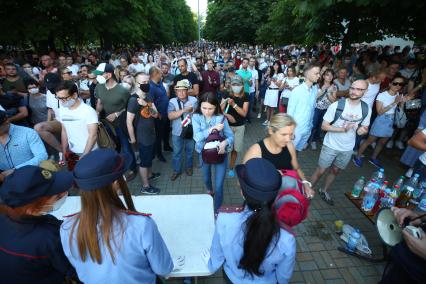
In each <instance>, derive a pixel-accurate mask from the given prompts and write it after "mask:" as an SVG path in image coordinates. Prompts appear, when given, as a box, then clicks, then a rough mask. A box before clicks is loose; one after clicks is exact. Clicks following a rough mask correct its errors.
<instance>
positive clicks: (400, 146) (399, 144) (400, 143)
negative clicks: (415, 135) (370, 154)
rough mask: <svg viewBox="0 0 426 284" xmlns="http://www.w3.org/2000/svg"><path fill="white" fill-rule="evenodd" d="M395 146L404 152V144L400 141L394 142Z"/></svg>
mask: <svg viewBox="0 0 426 284" xmlns="http://www.w3.org/2000/svg"><path fill="white" fill-rule="evenodd" d="M395 146H396V148H398V149H399V150H404V149H405V146H404V143H402V141H399V140H398V141H396V142H395Z"/></svg>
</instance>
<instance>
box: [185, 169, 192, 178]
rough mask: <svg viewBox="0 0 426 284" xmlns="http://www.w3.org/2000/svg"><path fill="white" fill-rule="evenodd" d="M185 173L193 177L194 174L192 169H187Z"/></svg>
mask: <svg viewBox="0 0 426 284" xmlns="http://www.w3.org/2000/svg"><path fill="white" fill-rule="evenodd" d="M185 173H186V175H187V176H192V174H193V170H192V168H189V169H186V171H185Z"/></svg>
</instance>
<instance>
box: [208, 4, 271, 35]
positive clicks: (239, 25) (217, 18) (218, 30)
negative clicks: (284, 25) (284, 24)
mask: <svg viewBox="0 0 426 284" xmlns="http://www.w3.org/2000/svg"><path fill="white" fill-rule="evenodd" d="M272 3H273V0H256V1H235V0H215V1H209V3H208V8H207V22H206V26H205V29H204V32H205V36H206V37H207V38H208V39H210V40H214V41H222V42H232V43H237V42H239V43H255V41H256V30H257V29H258V28H259V25H261V24H262V23H263V22H265V21H266V20H267V19H268V15H269V13H270V12H271V10H270V6H271V4H272Z"/></svg>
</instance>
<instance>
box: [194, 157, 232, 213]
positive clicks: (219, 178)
mask: <svg viewBox="0 0 426 284" xmlns="http://www.w3.org/2000/svg"><path fill="white" fill-rule="evenodd" d="M199 156H200V164H201V165H202V166H201V171H202V172H203V179H204V184H205V186H206V188H207V190H209V191H213V184H212V168H214V169H215V176H214V182H215V186H216V187H215V190H214V211H215V212H217V211H218V210H219V208H220V206H222V202H223V183H224V181H225V175H226V169H227V165H228V155H227V156H226V157H225V160H224V161H223V163H221V164H207V163H204V161H203V159H202V157H201V154H200V155H199Z"/></svg>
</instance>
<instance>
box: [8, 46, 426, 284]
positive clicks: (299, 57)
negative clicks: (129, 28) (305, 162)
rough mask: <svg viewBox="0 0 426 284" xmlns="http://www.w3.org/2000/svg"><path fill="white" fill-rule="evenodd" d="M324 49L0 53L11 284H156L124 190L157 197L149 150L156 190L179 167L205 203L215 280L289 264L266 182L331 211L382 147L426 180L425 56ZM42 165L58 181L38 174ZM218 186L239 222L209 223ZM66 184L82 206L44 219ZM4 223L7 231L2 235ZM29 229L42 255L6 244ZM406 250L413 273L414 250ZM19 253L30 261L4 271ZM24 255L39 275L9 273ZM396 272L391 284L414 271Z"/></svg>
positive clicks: (149, 242) (260, 275)
mask: <svg viewBox="0 0 426 284" xmlns="http://www.w3.org/2000/svg"><path fill="white" fill-rule="evenodd" d="M335 51H336V49H334V48H330V47H328V46H325V45H318V46H314V47H312V48H311V49H307V48H304V47H301V46H295V45H290V46H286V47H283V48H273V47H266V48H264V47H260V46H247V45H242V46H229V45H220V44H217V43H203V45H202V47H200V46H197V45H196V44H190V45H186V46H166V47H163V46H161V47H160V46H159V47H157V48H153V49H149V50H148V49H145V48H144V47H140V48H121V49H117V50H114V51H106V50H98V49H93V50H87V49H83V50H69V51H64V52H54V51H52V52H49V53H46V54H38V53H37V52H33V51H29V52H24V51H20V52H18V51H10V52H4V53H0V144H1V147H0V183H3V185H2V187H1V188H0V198H1V200H2V203H3V204H0V224H1V226H4V228H7V229H5V231H8V233H7V234H4V235H2V237H0V250H1V253H2V256H0V259H3V260H4V261H3V260H2V261H1V262H2V263H7V266H6V267H3V268H2V269H0V271H2V274H3V275H6V276H5V277H6V279H7V280H8V281H9V282H16V283H27V282H28V279H31V281H32V282H34V283H47V282H49V283H62V282H61V281H63V279H64V277H71V278H74V279H77V278H78V279H80V280H81V281H82V282H84V283H100V282H102V281H104V280H105V279H109V281H112V282H111V283H115V282H118V281H124V282H125V283H140V281H142V280H141V279H143V281H142V282H143V283H155V281H156V279H157V278H156V275H159V276H167V275H168V274H169V273H170V272H171V271H172V269H173V260H172V259H171V257H170V254H169V252H168V250H167V247H166V245H165V244H164V242H163V240H162V238H161V235H160V234H159V232H158V229H157V227H156V225H155V222H153V220H152V219H150V218H149V217H148V216H145V215H143V214H140V213H137V212H136V210H135V208H134V205H133V202H132V199H131V196H130V192H129V190H128V188H127V182H129V181H131V180H133V179H135V178H137V177H138V176H139V177H138V178H140V179H141V184H142V187H141V189H140V193H142V194H159V193H160V192H161V189H160V188H157V187H156V186H155V180H157V179H158V178H159V177H160V176H161V175H162V174H163V173H161V172H159V171H155V170H154V169H153V160H154V159H158V160H159V161H160V162H163V163H167V160H166V158H165V155H164V152H172V161H171V163H170V167H171V169H172V174H171V176H170V177H169V178H170V180H171V181H176V180H177V179H178V178H180V177H181V175H186V176H187V177H188V178H190V177H191V176H192V175H193V172H194V159H195V164H197V165H198V166H199V167H200V168H201V173H202V176H203V182H204V186H205V191H206V193H208V194H210V195H211V196H212V198H213V201H214V202H213V203H214V213H215V214H216V216H217V221H216V231H215V235H214V238H213V243H212V247H211V250H210V252H209V253H208V254H207V255H206V263H207V264H208V267H209V269H210V270H211V272H214V271H216V270H218V269H219V268H220V267H222V266H223V267H224V273H225V279H226V281H227V282H228V283H275V282H278V283H287V282H288V281H289V280H290V279H291V275H292V271H293V267H294V263H295V252H296V245H295V237H294V236H293V234H292V233H291V227H292V226H294V225H296V224H297V223H299V222H300V221H301V220H303V218H305V217H306V216H305V217H300V216H299V219H298V221H295V220H294V219H291V218H290V219H288V218H286V217H285V216H284V215H285V214H284V213H283V214H281V213H278V212H281V211H280V208H279V206H277V205H276V204H278V203H277V199H278V200H279V198H280V197H282V196H281V195H280V194H282V193H283V190H284V191H285V189H286V188H285V187H283V184H282V177H284V176H288V175H291V174H293V175H294V176H295V177H296V180H297V181H299V183H300V184H299V188H298V189H299V190H297V191H296V192H291V193H289V194H291V195H292V196H293V195H294V196H293V197H294V198H297V199H298V200H301V202H302V203H303V204H305V203H304V202H306V204H308V200H309V199H311V198H314V196H315V195H316V193H317V194H318V195H319V197H320V198H321V199H322V200H324V202H326V203H327V204H328V205H329V206H332V205H333V204H334V201H333V198H332V195H331V194H330V191H331V189H332V184H333V182H334V180H335V179H336V177H337V176H338V174H339V173H340V172H341V171H343V170H345V168H346V167H347V166H348V164H349V163H350V162H351V161H353V163H354V165H355V166H356V167H362V166H363V162H364V160H368V162H369V163H371V164H373V165H374V166H376V167H378V168H381V167H382V166H383V165H382V162H381V160H380V159H379V156H380V155H385V154H386V151H388V149H391V148H394V147H395V148H397V149H398V150H401V154H402V155H401V163H402V164H404V165H406V168H407V173H406V175H407V176H411V175H412V174H413V173H418V174H419V175H420V178H421V179H422V180H424V179H426V154H424V151H426V147H425V146H424V145H425V143H426V129H425V128H426V112H424V109H425V108H426V88H425V85H426V57H425V54H424V52H425V50H424V49H421V48H419V47H414V48H410V47H405V48H404V49H402V50H400V49H399V47H393V46H384V47H382V46H371V45H362V46H354V47H352V48H350V49H346V50H341V51H340V52H338V53H334V52H335ZM259 119H261V121H262V123H253V122H254V121H255V120H259ZM248 127H250V128H251V127H253V128H259V130H263V128H266V137H265V138H264V139H262V140H261V141H259V142H258V143H256V144H254V145H252V146H251V147H249V148H248V150H247V151H246V152H244V149H245V145H244V137H245V131H246V128H248ZM321 141H322V142H321ZM309 147H310V148H311V149H312V150H318V148H320V155H319V160H318V166H317V168H316V170H315V172H314V173H313V175H312V177H307V176H306V175H305V173H304V172H303V170H302V169H301V167H300V164H299V163H298V159H297V156H298V155H300V154H303V151H305V150H306V149H307V148H309ZM368 147H372V148H373V153H372V155H371V156H370V158H369V159H366V158H365V157H364V156H365V152H366V150H367V148H368ZM104 148H108V149H104ZM383 152H385V153H383ZM119 153H120V154H119ZM48 159H50V160H54V161H57V162H58V164H59V165H61V166H63V167H64V168H66V170H65V169H64V170H62V171H59V172H57V173H53V172H51V171H49V170H46V169H42V168H40V167H39V165H40V163H42V161H45V160H48ZM239 159H240V160H241V164H237V161H238V160H239ZM227 176H228V177H229V178H234V177H235V176H237V178H238V181H239V186H240V187H241V192H242V195H243V197H244V199H245V206H244V210H243V211H241V212H237V213H232V214H227V213H219V212H220V208H221V206H222V203H223V195H224V181H225V179H226V177H227ZM323 176H324V183H323V184H322V183H321V178H322V177H323ZM73 181H74V183H75V187H77V188H79V189H80V195H81V202H82V204H83V206H82V210H81V212H79V213H78V214H76V215H74V216H71V217H70V218H68V219H66V221H65V222H64V223H62V224H61V223H60V222H58V221H57V220H56V219H55V218H53V217H51V216H49V215H46V214H48V213H49V212H51V211H52V210H55V208H58V207H59V206H60V205H61V204H63V202H64V200H65V198H66V196H67V192H68V190H69V189H70V188H71V187H72V182H73ZM296 187H297V185H296ZM119 193H121V194H123V196H124V199H125V202H124V203H123V202H122V201H121V200H120V199H119V197H118V194H119ZM279 204H281V203H279ZM305 209H306V208H305ZM407 214H408V213H407ZM48 216H49V217H48ZM23 220H25V222H24V221H23ZM15 222H18V223H19V222H22V224H23V225H22V230H21V229H19V233H16V234H15V232H14V230H18V229H17V227H16V226H17V225H15ZM39 223H40V224H41V225H40V226H38V225H37V224H39ZM19 224H21V223H19ZM20 226H21V225H20ZM34 228H36V229H34ZM32 230H34V232H33V233H32V234H34V237H33V238H34V239H35V240H38V241H39V243H38V245H39V246H41V247H43V250H42V251H38V250H37V248H36V247H31V248H30V247H29V245H27V246H28V247H23V246H21V245H20V244H19V243H21V242H25V243H27V238H29V237H30V236H29V235H28V234H26V232H32ZM125 232H126V233H125ZM128 232H131V233H128ZM404 237H406V238H409V236H406V235H404ZM12 238H13V239H15V240H16V239H18V240H19V243H18V242H17V241H15V242H14V244H12V245H11V244H10V240H12ZM424 239H425V240H426V237H425V238H424ZM235 240H238V243H239V245H237V246H235V244H234V241H235ZM409 241H410V240H409V239H408V240H407V242H408V243H410V242H409ZM31 243H34V241H33V242H31ZM418 246H423V248H422V247H420V248H419V247H418ZM120 247H121V248H120ZM413 247H414V248H413ZM141 248H143V249H141ZM407 249H408V250H410V251H411V252H412V253H414V255H416V256H417V257H418V258H419V261H423V262H422V263H424V262H425V261H426V257H425V256H426V250H425V249H424V241H423V243H420V244H418V243H417V244H416V243H414V244H413V243H410V245H409V246H408V248H407ZM22 251H26V252H31V253H29V254H27V255H26V256H24V257H23V259H20V260H19V259H15V260H14V261H10V257H11V256H13V255H18V254H21V252H22ZM53 255H54V257H53ZM50 257H52V259H53V260H50ZM25 258H26V259H28V258H33V259H37V261H38V262H37V265H40V267H41V268H40V267H38V266H37V265H36V266H32V267H29V268H28V269H29V272H28V273H26V274H22V275H16V273H13V271H14V268H13V267H17V266H19V265H22V266H25V265H28V264H25V263H24V259H25ZM44 259H48V260H44ZM406 271H410V270H409V269H406ZM400 273H401V274H400V276H401V275H403V274H402V273H403V272H401V271H400ZM415 273H420V274H415ZM409 274H410V275H411V276H410V277H411V278H407V277H408V276H407V277H405V276H406V275H403V276H404V277H405V278H404V277H402V278H400V279H406V280H412V279H414V280H416V279H420V278H417V277H420V276H421V275H422V274H421V272H418V271H417V272H412V271H410V272H409V273H408V272H407V275H409ZM387 275H392V274H389V272H388V274H387ZM419 275H420V276H419ZM27 277H28V278H27ZM106 277H107V278H106ZM384 279H385V278H384ZM394 279H396V278H394ZM390 281H392V277H387V278H386V282H383V283H391V282H390ZM411 283H413V282H411Z"/></svg>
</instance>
